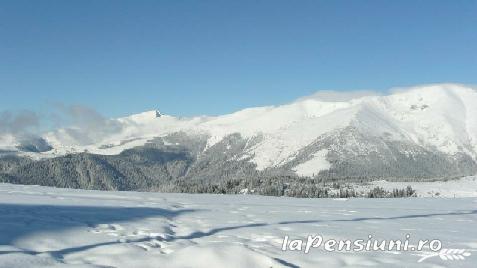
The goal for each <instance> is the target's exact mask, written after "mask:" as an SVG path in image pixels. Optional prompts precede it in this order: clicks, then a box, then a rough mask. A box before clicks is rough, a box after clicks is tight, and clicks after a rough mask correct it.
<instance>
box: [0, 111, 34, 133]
mask: <svg viewBox="0 0 477 268" xmlns="http://www.w3.org/2000/svg"><path fill="white" fill-rule="evenodd" d="M39 126H40V117H39V116H38V114H37V113H35V112H32V111H27V110H23V111H19V112H12V111H3V112H0V133H1V134H13V135H23V134H31V133H33V132H35V131H37V129H38V128H39Z"/></svg>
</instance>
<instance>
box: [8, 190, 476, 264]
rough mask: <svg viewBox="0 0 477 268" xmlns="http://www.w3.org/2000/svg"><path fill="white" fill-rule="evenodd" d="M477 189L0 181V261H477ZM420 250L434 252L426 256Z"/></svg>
mask: <svg viewBox="0 0 477 268" xmlns="http://www.w3.org/2000/svg"><path fill="white" fill-rule="evenodd" d="M476 213H477V198H411V199H349V200H345V199H293V198H274V197H262V196H227V195H225V196H221V195H189V194H160V193H137V192H100V191H84V190H69V189H55V188H48V187H39V186H18V185H10V184H0V219H1V220H0V267H12V268H13V267H63V266H68V267H70V266H73V267H168V268H170V267H363V266H375V267H405V266H406V267H476V266H477V251H476V250H477V240H476V238H477V229H476V228H475V226H476V222H477V214H476ZM315 234H319V235H322V236H323V237H324V238H325V239H331V238H333V239H356V238H366V237H367V236H368V235H369V234H371V235H372V236H373V237H375V238H376V239H403V238H404V237H405V235H406V234H410V235H411V239H410V241H411V244H412V243H413V241H416V240H418V239H439V240H440V241H442V245H443V248H458V249H466V250H467V252H468V253H471V254H472V255H470V256H467V257H466V258H465V260H447V261H445V260H442V259H441V258H439V256H434V257H432V256H431V255H426V254H427V253H429V250H428V249H426V251H425V252H395V251H391V252H327V251H324V250H323V249H316V250H313V251H310V253H309V254H304V253H303V252H300V251H286V252H284V251H282V250H281V247H282V241H283V238H284V236H285V235H288V236H289V237H290V239H306V237H307V236H308V235H315ZM423 256H431V257H430V258H428V259H425V260H424V261H423V262H420V263H418V262H417V261H418V260H419V259H421V258H422V257H423Z"/></svg>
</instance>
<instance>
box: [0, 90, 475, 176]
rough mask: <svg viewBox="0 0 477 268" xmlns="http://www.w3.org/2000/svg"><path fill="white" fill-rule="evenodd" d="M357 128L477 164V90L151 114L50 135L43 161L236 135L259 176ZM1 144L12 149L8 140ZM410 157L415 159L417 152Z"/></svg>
mask: <svg viewBox="0 0 477 268" xmlns="http://www.w3.org/2000/svg"><path fill="white" fill-rule="evenodd" d="M349 127H352V128H353V129H355V130H357V131H358V132H359V133H360V134H361V135H363V136H368V137H376V138H377V139H381V140H386V141H399V142H403V143H406V144H413V146H415V147H420V148H421V147H422V148H423V149H425V150H437V151H438V152H441V153H444V154H447V155H449V156H454V155H456V154H458V153H463V154H465V155H468V156H469V157H471V158H472V159H474V161H475V160H476V159H477V91H476V90H475V89H473V88H470V87H466V86H463V85H456V84H438V85H429V86H421V87H414V88H407V89H401V90H400V91H397V92H395V93H393V94H390V95H386V96H366V97H359V98H356V99H351V100H348V101H339V102H332V101H325V100H321V99H319V98H305V99H301V100H298V101H295V102H293V103H290V104H286V105H281V106H268V107H258V108H250V109H244V110H241V111H238V112H235V113H232V114H228V115H223V116H216V117H206V116H202V117H191V118H178V117H174V116H170V115H163V114H161V113H159V112H158V111H149V112H145V113H141V114H137V115H132V116H129V117H125V118H119V119H111V120H108V121H107V122H105V126H104V129H102V130H101V131H100V133H96V132H95V133H92V134H91V133H89V132H87V131H86V130H82V129H75V128H74V127H72V128H67V129H60V130H57V131H54V132H51V133H47V134H45V135H44V138H45V140H46V141H48V143H49V144H50V145H51V146H52V147H53V148H54V149H53V150H51V151H49V152H44V153H40V154H38V156H40V157H42V156H45V157H46V156H57V155H64V154H66V153H71V152H83V151H88V152H92V153H96V154H105V155H111V154H119V153H120V152H122V151H123V150H125V149H128V148H133V147H136V146H141V145H144V144H145V143H146V142H147V141H149V140H151V139H153V138H154V137H162V136H166V135H168V134H171V133H176V132H180V131H183V132H185V133H188V134H189V135H195V134H205V135H208V136H209V138H208V142H207V148H210V147H211V146H213V145H214V144H217V143H218V142H220V141H222V140H223V139H224V138H225V137H227V136H228V135H230V134H233V133H239V134H241V136H242V137H243V138H244V139H250V138H253V137H259V141H258V142H255V143H254V144H251V145H250V146H249V147H247V148H246V151H245V152H243V154H242V156H241V157H243V158H247V157H249V159H250V161H252V162H253V163H255V164H256V167H257V169H258V170H263V169H266V168H269V167H279V166H283V165H285V164H287V163H290V162H291V161H293V160H295V158H296V157H297V156H298V155H299V154H300V152H301V150H303V149H304V148H306V147H307V146H309V145H310V144H312V143H313V142H316V141H317V140H318V139H320V138H322V137H323V136H326V135H328V136H329V135H334V134H333V133H337V132H339V131H341V130H343V129H346V128H349ZM108 129H109V130H108ZM4 140H5V141H4ZM0 141H2V142H3V144H8V140H7V139H6V138H5V139H3V140H0ZM347 142H352V141H350V140H348V141H347ZM360 143H362V142H361V141H356V144H357V146H358V147H362V148H361V149H362V150H368V151H369V148H367V146H366V144H362V145H360ZM1 146H2V144H0V147H1ZM5 148H10V149H11V148H12V146H10V147H5ZM207 148H206V149H207ZM322 149H330V148H322ZM317 153H318V152H317V151H314V152H310V154H309V155H308V156H307V157H305V158H303V159H301V160H300V161H301V162H297V163H296V165H295V167H296V166H297V165H302V164H304V163H305V162H307V161H310V160H311V159H312V158H313V159H314V160H313V161H317V162H318V163H324V164H320V165H318V166H317V165H312V164H309V165H302V166H300V167H298V168H295V169H293V170H295V171H296V172H297V173H298V174H301V175H308V174H315V173H318V172H319V171H320V170H323V167H326V166H327V164H326V163H327V161H328V160H327V155H322V154H319V155H320V156H318V154H317ZM406 153H409V154H413V153H415V150H414V151H412V152H406Z"/></svg>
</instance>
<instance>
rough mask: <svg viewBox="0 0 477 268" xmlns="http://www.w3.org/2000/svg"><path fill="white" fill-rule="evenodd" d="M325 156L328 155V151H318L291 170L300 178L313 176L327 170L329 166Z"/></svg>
mask: <svg viewBox="0 0 477 268" xmlns="http://www.w3.org/2000/svg"><path fill="white" fill-rule="evenodd" d="M326 154H328V150H326V149H324V150H320V151H318V152H316V153H314V154H313V158H312V159H310V160H308V161H306V162H305V163H302V164H299V165H298V166H296V167H294V168H293V170H294V171H295V172H296V173H297V174H298V175H301V176H314V175H316V174H318V172H320V171H321V170H327V169H329V168H330V166H331V164H330V162H328V161H327V160H326Z"/></svg>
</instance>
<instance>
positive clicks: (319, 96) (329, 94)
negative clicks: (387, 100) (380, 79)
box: [296, 90, 382, 102]
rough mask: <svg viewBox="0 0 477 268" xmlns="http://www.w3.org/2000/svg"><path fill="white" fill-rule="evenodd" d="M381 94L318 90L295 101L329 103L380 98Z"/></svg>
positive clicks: (360, 91)
mask: <svg viewBox="0 0 477 268" xmlns="http://www.w3.org/2000/svg"><path fill="white" fill-rule="evenodd" d="M380 95H382V93H380V92H377V91H373V90H353V91H338V90H320V91H317V92H316V93H313V94H312V95H309V96H305V97H301V98H299V99H297V100H296V101H303V100H320V101H329V102H338V101H349V100H352V99H357V98H361V97H367V96H380Z"/></svg>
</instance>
